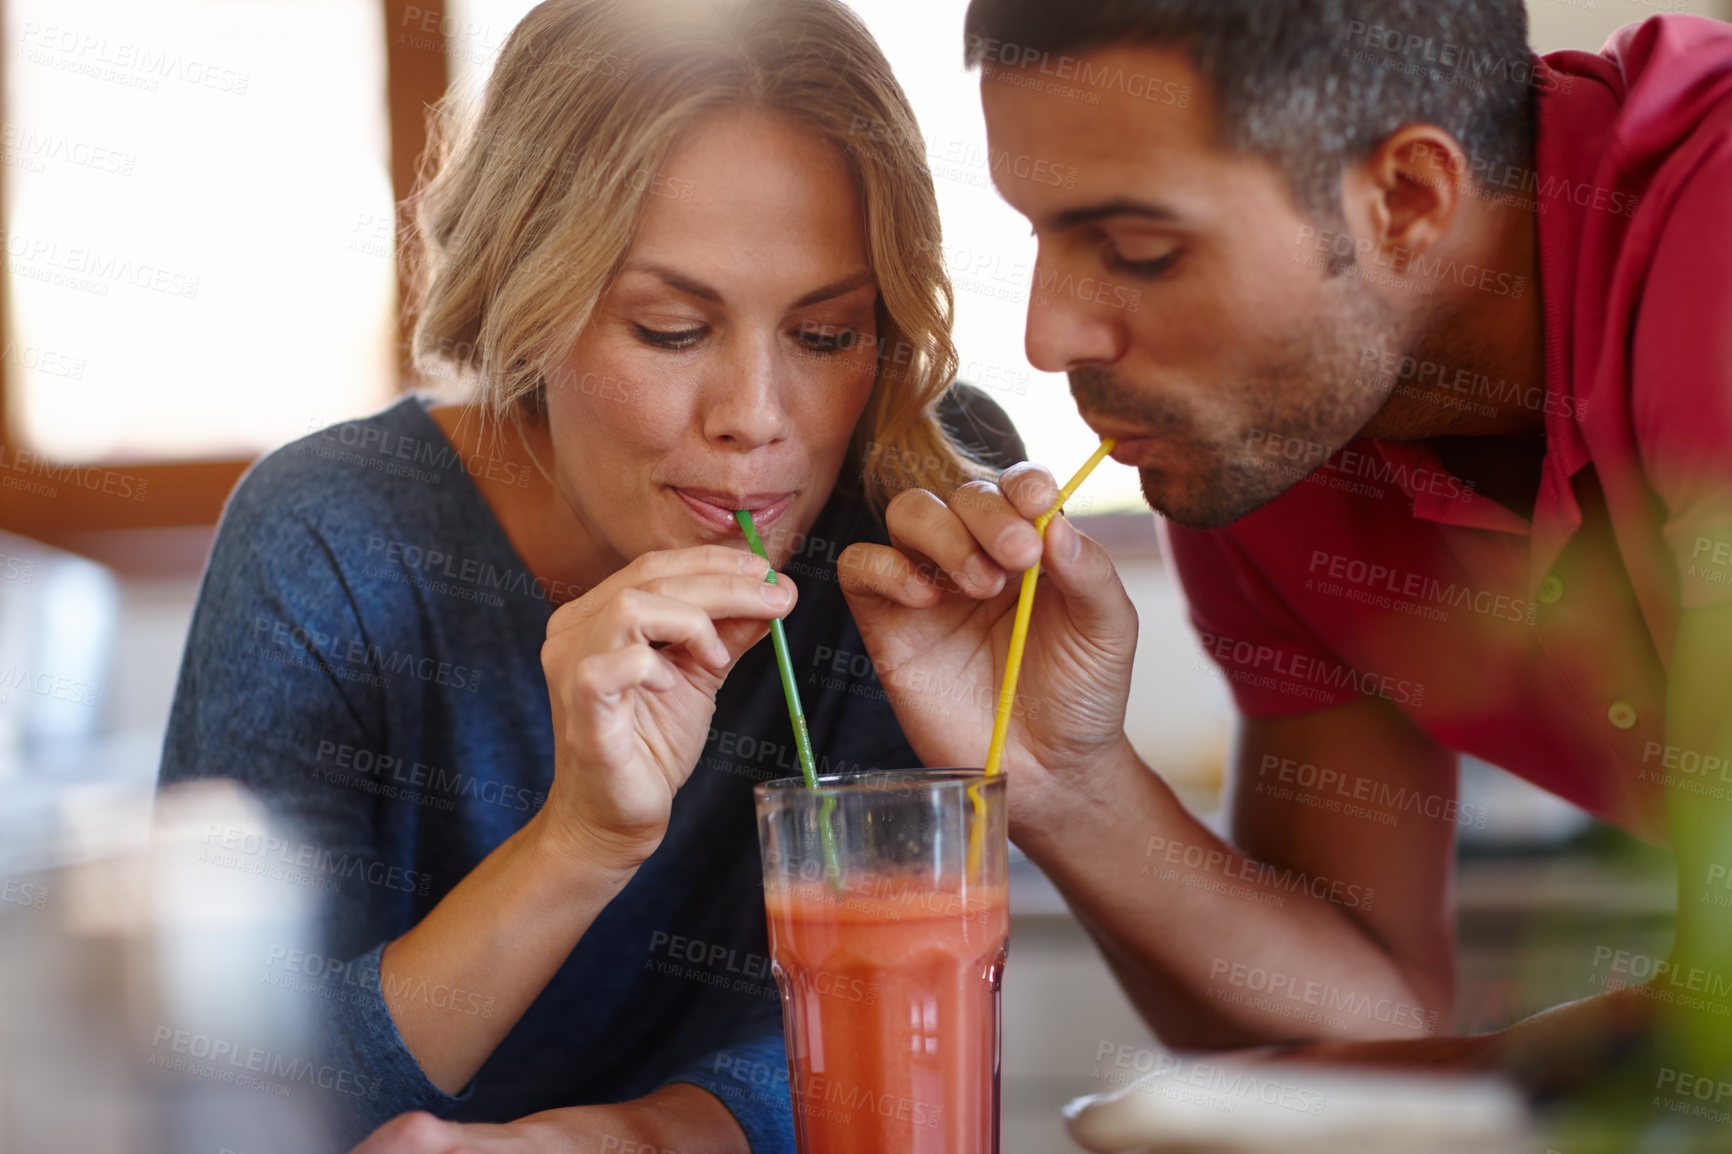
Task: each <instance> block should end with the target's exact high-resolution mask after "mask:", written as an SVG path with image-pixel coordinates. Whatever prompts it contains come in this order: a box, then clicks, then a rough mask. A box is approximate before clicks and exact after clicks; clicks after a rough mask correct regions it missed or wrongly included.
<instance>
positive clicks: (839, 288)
mask: <svg viewBox="0 0 1732 1154" xmlns="http://www.w3.org/2000/svg"><path fill="white" fill-rule="evenodd" d="M875 279H876V278H875V277H874V276H873V275H872V270H871V269H862V270H861V271H859V272H857V273H854V274H852V275H850V276H845V277H843V278H842V279H841V280H834V281H831V282H830V283H829V284H827V285H825V286H824V287H822V288H816V289H813V290H812V291H811V292H809V293H807V294H806V295H805V296H803V297H801V298H800V299H799V300H797V301H795V302H794V307H795V308H797V309H803V308H805V307H806V306H807V305H815V304H818V303H820V302H822V301H827V300H834V299H835V298H837V297H839V296H845V295H847V294H848V293H851V292H853V291H854V290H855V289H857V288H860V287H862V286H864V285H869V284H871V283H872V282H873V281H874V280H875Z"/></svg>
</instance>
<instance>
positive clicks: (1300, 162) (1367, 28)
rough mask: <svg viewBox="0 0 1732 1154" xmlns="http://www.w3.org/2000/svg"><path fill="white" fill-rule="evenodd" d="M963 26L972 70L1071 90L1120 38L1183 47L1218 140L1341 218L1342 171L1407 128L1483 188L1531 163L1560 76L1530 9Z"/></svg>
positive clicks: (1119, 9) (1460, 0)
mask: <svg viewBox="0 0 1732 1154" xmlns="http://www.w3.org/2000/svg"><path fill="white" fill-rule="evenodd" d="M964 27H965V36H966V49H965V59H966V61H967V63H968V65H969V67H974V66H976V65H984V66H985V67H987V68H989V69H990V68H992V67H994V66H1001V65H1002V66H1016V67H1022V66H1033V65H1035V64H1037V63H1038V64H1040V66H1041V67H1042V68H1044V69H1047V70H1049V71H1053V72H1056V73H1057V74H1058V75H1060V76H1069V77H1070V78H1071V80H1070V82H1071V83H1073V84H1074V83H1076V79H1075V78H1076V77H1077V76H1079V75H1081V76H1082V77H1083V80H1084V83H1089V82H1090V81H1091V80H1092V82H1093V83H1094V84H1095V85H1097V86H1098V85H1102V84H1106V85H1112V84H1113V83H1114V78H1113V77H1111V76H1108V75H1106V74H1105V72H1104V70H1103V71H1102V72H1100V73H1094V74H1092V76H1091V75H1090V74H1088V73H1087V72H1086V71H1085V70H1084V69H1083V68H1082V67H1081V65H1080V62H1078V61H1076V60H1075V59H1074V57H1076V56H1081V55H1085V54H1087V53H1089V52H1091V51H1094V50H1096V49H1100V48H1105V47H1107V46H1108V45H1111V44H1118V43H1131V44H1147V45H1171V46H1174V47H1177V48H1179V49H1181V50H1183V51H1184V52H1185V53H1186V54H1187V55H1188V56H1189V58H1190V60H1191V62H1192V63H1193V64H1194V65H1195V66H1196V68H1197V71H1198V72H1200V73H1201V74H1202V76H1203V78H1204V81H1205V82H1206V83H1207V84H1209V85H1210V87H1211V89H1212V91H1213V93H1214V96H1215V103H1216V107H1217V109H1218V114H1219V117H1220V124H1219V125H1218V130H1219V133H1220V138H1221V140H1222V142H1223V144H1225V145H1226V146H1227V147H1229V148H1232V149H1233V150H1235V151H1238V152H1247V153H1252V154H1255V155H1260V156H1264V157H1267V158H1268V159H1270V160H1272V161H1274V162H1275V163H1276V164H1277V165H1279V166H1280V168H1281V169H1282V170H1283V171H1284V172H1285V173H1286V175H1287V179H1288V183H1289V184H1290V185H1291V187H1292V190H1293V194H1294V197H1295V199H1296V200H1297V201H1298V202H1299V203H1300V204H1301V205H1303V206H1305V207H1307V208H1309V209H1310V210H1311V211H1312V212H1313V213H1314V214H1316V215H1319V216H1325V217H1338V216H1339V215H1340V212H1341V208H1340V179H1341V173H1342V170H1343V169H1344V168H1345V167H1347V166H1349V165H1351V164H1353V163H1356V162H1358V161H1360V160H1363V159H1364V158H1365V157H1366V156H1368V155H1370V153H1371V151H1372V150H1373V149H1374V148H1376V146H1377V145H1378V144H1379V143H1380V142H1382V141H1383V140H1384V139H1385V138H1387V137H1388V136H1389V134H1390V133H1392V132H1394V131H1395V130H1396V129H1398V128H1400V127H1401V126H1402V125H1405V124H1417V123H1427V124H1435V125H1437V126H1438V127H1439V128H1442V129H1444V130H1445V131H1446V132H1448V133H1450V135H1452V136H1454V137H1455V139H1456V141H1457V142H1458V143H1459V144H1460V145H1461V146H1462V148H1463V150H1464V151H1466V152H1467V154H1468V155H1469V157H1470V158H1471V160H1472V166H1473V176H1474V178H1475V179H1476V180H1480V179H1483V176H1484V174H1485V173H1487V172H1509V171H1511V170H1520V169H1523V168H1525V167H1526V166H1528V165H1529V164H1530V163H1531V158H1532V152H1533V138H1534V105H1533V100H1532V94H1531V92H1530V91H1529V90H1530V88H1532V87H1536V86H1538V87H1546V86H1549V85H1551V84H1555V83H1556V79H1555V74H1554V73H1552V72H1551V71H1550V70H1549V69H1548V68H1546V66H1545V65H1544V64H1543V63H1541V62H1540V61H1539V60H1538V59H1537V58H1536V57H1535V56H1534V55H1533V53H1532V52H1531V51H1530V50H1529V49H1528V44H1527V13H1526V11H1525V9H1524V8H1523V6H1522V2H1521V0H973V2H972V3H971V4H970V5H969V7H968V17H967V21H966V23H965V26H964ZM1062 54H1068V55H1069V57H1071V59H1070V60H1069V61H1068V63H1064V62H1057V61H1054V60H1053V59H1052V58H1053V57H1055V56H1060V55H1062ZM1119 83H1120V84H1122V81H1119ZM1142 86H1143V87H1144V88H1147V89H1152V88H1153V85H1152V84H1151V83H1150V81H1149V79H1148V78H1142ZM1168 87H1172V86H1171V85H1169V86H1168ZM1133 94H1135V93H1133ZM1169 103H1170V102H1169ZM1505 166H1507V167H1505Z"/></svg>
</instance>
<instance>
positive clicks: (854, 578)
mask: <svg viewBox="0 0 1732 1154" xmlns="http://www.w3.org/2000/svg"><path fill="white" fill-rule="evenodd" d="M928 564H930V563H928ZM929 574H930V570H925V571H923V570H922V568H921V566H920V565H919V564H917V563H916V562H915V561H913V560H912V559H910V558H909V557H908V556H907V555H906V554H904V553H902V552H901V551H900V550H897V549H892V548H889V547H887V546H884V545H867V544H856V545H850V546H848V548H846V549H844V550H843V551H842V556H841V557H839V558H837V559H836V579H837V581H838V582H840V584H841V586H842V592H843V593H844V594H846V595H847V597H848V599H849V600H850V601H852V600H853V599H854V598H856V597H866V596H870V597H882V598H884V599H885V600H888V601H893V602H895V603H896V604H898V605H905V606H907V607H908V608H910V609H925V608H928V607H930V606H931V605H933V604H934V603H935V602H937V600H938V598H939V597H940V595H941V591H940V590H939V589H938V587H937V585H936V584H934V583H933V581H932V579H931V577H930V575H929Z"/></svg>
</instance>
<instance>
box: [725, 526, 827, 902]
mask: <svg viewBox="0 0 1732 1154" xmlns="http://www.w3.org/2000/svg"><path fill="white" fill-rule="evenodd" d="M734 520H736V521H738V522H739V523H740V532H742V533H744V534H745V535H746V544H748V545H750V546H751V547H752V552H754V553H756V554H757V555H758V556H760V557H762V558H763V559H764V560H765V561H769V560H770V554H769V553H768V552H766V551H765V549H764V542H763V541H762V540H760V539H759V537H758V527H757V526H756V525H754V524H752V511H751V510H750V509H740V510H737V511H736V512H735V513H734ZM764 580H765V581H766V582H767V583H769V584H771V585H774V584H776V566H775V564H774V563H772V564H771V565H770V571H769V572H768V573H767V574H765V575H764ZM770 644H771V645H773V646H774V647H775V650H776V669H777V670H778V671H779V672H780V673H781V675H782V696H783V697H785V698H787V699H788V720H789V721H790V722H791V723H793V726H794V746H795V749H796V750H797V751H798V752H799V755H800V776H802V777H804V778H805V779H806V786H807V788H809V789H817V788H818V768H817V761H816V759H815V758H814V757H813V756H812V734H811V731H810V730H808V729H807V728H806V710H805V707H804V706H802V705H801V704H800V687H799V684H798V682H797V681H796V680H795V678H794V659H793V658H792V657H790V656H789V655H788V634H787V631H786V630H784V629H783V628H782V619H781V618H779V617H775V618H771V620H770ZM835 809H836V799H835V798H833V797H826V798H825V799H824V807H823V809H822V810H821V811H820V812H819V815H818V824H819V827H820V829H819V832H820V833H821V834H822V835H823V838H824V862H825V864H826V865H827V866H828V867H829V872H830V877H831V879H832V882H833V884H835V885H836V886H837V887H838V888H839V887H840V886H841V884H842V863H841V859H840V857H839V856H838V855H837V853H836V833H835V831H834V830H833V829H831V828H830V825H831V823H830V815H831V814H832V813H834V812H835Z"/></svg>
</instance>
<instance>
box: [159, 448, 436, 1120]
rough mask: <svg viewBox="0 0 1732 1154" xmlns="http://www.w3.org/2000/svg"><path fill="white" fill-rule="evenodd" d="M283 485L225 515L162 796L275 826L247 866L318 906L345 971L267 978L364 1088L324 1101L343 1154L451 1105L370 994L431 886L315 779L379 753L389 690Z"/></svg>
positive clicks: (323, 937)
mask: <svg viewBox="0 0 1732 1154" xmlns="http://www.w3.org/2000/svg"><path fill="white" fill-rule="evenodd" d="M285 473H287V474H288V475H289V476H290V477H292V476H293V471H292V468H288V469H285V468H284V467H283V463H282V462H280V461H279V462H276V463H275V464H274V465H273V463H272V462H271V460H270V459H269V458H267V460H266V462H263V463H261V466H260V467H259V468H258V469H255V471H254V473H253V474H252V475H250V476H249V477H248V478H247V480H246V481H244V482H243V484H242V486H241V487H240V489H238V490H237V491H236V493H235V496H234V498H233V499H232V500H231V502H230V505H229V508H228V509H227V510H226V511H225V513H224V516H223V521H222V525H221V528H220V529H219V531H218V533H217V537H216V542H215V545H214V547H213V550H212V554H211V559H210V562H209V564H208V566H207V568H206V571H205V577H204V581H203V585H202V587H201V589H200V592H199V599H198V605H197V608H196V609H195V611H194V614H193V619H192V626H191V630H190V632H189V634H188V638H187V644H186V650H185V653H184V656H183V658H182V662H181V668H180V675H179V680H178V683H177V685H176V688H175V695H174V702H173V705H172V707H171V710H170V718H169V725H168V731H167V735H166V739H165V743H164V748H163V757H162V765H161V771H160V777H159V786H161V787H168V786H171V785H174V784H176V783H180V782H189V781H195V780H199V779H211V778H226V779H231V780H234V781H238V782H240V783H242V784H244V785H245V786H247V787H248V788H249V789H250V790H251V791H252V793H253V794H254V795H255V796H256V797H258V798H259V799H260V800H261V802H262V803H263V804H264V805H265V806H266V807H267V808H268V810H269V811H270V812H271V814H272V816H273V818H274V819H276V820H277V821H279V822H281V823H283V826H284V832H283V835H282V837H281V840H282V842H283V844H282V846H280V847H273V848H272V849H271V850H268V851H263V852H264V854H265V856H266V857H268V858H269V860H260V861H258V862H256V863H247V864H248V866H249V868H250V867H253V866H257V867H261V868H262V869H263V870H264V871H268V876H272V877H280V878H281V879H282V881H283V883H284V884H285V885H289V886H297V887H302V888H303V889H304V891H305V892H310V893H313V894H315V895H318V897H319V899H320V902H321V908H320V912H319V915H318V925H317V927H316V940H317V941H318V942H319V943H320V947H319V948H320V949H321V950H322V952H323V955H322V956H323V957H324V958H329V959H339V960H340V961H339V962H338V963H337V964H336V967H335V969H334V970H327V972H326V973H325V975H324V979H323V980H322V981H319V982H307V983H302V982H301V975H272V974H271V973H269V972H268V971H267V972H266V973H265V974H264V975H263V976H264V978H265V980H266V981H267V982H268V981H269V979H270V978H271V977H273V976H278V977H287V978H291V979H293V981H294V984H295V985H297V986H299V987H300V990H299V992H300V994H301V996H304V997H305V999H306V1009H307V1012H308V1013H309V1015H310V1017H311V1020H312V1023H313V1025H314V1027H315V1029H314V1030H313V1031H312V1035H311V1036H313V1037H315V1038H318V1039H319V1042H318V1048H319V1053H318V1057H319V1059H320V1061H321V1063H323V1064H325V1065H328V1066H330V1067H332V1068H333V1069H334V1071H335V1072H336V1074H338V1075H343V1074H347V1075H348V1077H346V1078H342V1079H340V1082H341V1084H342V1085H343V1086H345V1087H351V1088H353V1087H361V1088H363V1089H362V1090H361V1092H357V1093H335V1092H333V1093H331V1094H329V1095H328V1096H327V1097H328V1102H327V1109H328V1113H329V1114H330V1115H331V1121H332V1122H333V1123H334V1124H335V1125H336V1127H337V1129H338V1131H339V1134H340V1136H341V1137H342V1138H343V1139H344V1145H345V1148H346V1147H347V1146H348V1145H350V1144H353V1142H355V1141H357V1140H358V1139H359V1138H360V1137H362V1136H364V1135H365V1134H366V1133H368V1132H369V1131H371V1130H372V1129H374V1128H375V1127H377V1126H378V1125H379V1124H381V1123H383V1122H384V1121H386V1120H387V1119H389V1118H391V1117H394V1116H395V1115H397V1114H400V1113H403V1112H405V1111H409V1110H428V1111H431V1112H433V1113H435V1114H445V1113H447V1112H449V1110H450V1109H451V1107H452V1106H454V1105H455V1104H456V1103H457V1102H458V1101H459V1100H460V1099H459V1098H454V1097H452V1096H450V1095H448V1094H445V1093H442V1092H441V1091H440V1090H439V1089H438V1088H437V1087H436V1086H434V1085H433V1084H432V1083H431V1082H430V1081H428V1079H427V1077H426V1075H425V1074H424V1073H423V1072H422V1071H421V1068H420V1065H419V1064H418V1063H417V1062H416V1060H415V1058H414V1056H413V1055H412V1054H410V1052H409V1051H408V1049H407V1047H406V1046H405V1045H404V1044H403V1040H402V1038H401V1037H400V1036H399V1035H398V1033H397V1029H396V1026H395V1024H394V1023H393V1021H392V1019H391V1015H390V1012H389V1010H388V1009H387V1008H386V1006H385V1001H384V996H383V993H382V992H381V990H380V984H379V955H380V952H381V950H382V949H383V945H384V943H385V942H386V941H388V940H389V939H390V938H392V937H394V936H395V934H394V933H393V932H392V927H393V925H394V924H395V923H396V922H398V921H401V920H402V919H403V918H405V917H407V916H410V915H409V913H408V909H409V907H408V903H409V901H410V900H411V895H412V894H414V893H416V892H420V893H422V894H425V892H426V888H427V885H428V882H429V879H428V878H427V876H426V875H424V874H423V875H419V876H417V875H416V874H414V873H413V872H412V871H403V870H401V869H387V868H386V866H385V865H384V863H383V862H382V855H381V852H380V848H379V844H378V830H377V828H376V823H375V810H374V804H375V803H374V802H373V801H372V799H371V798H370V797H369V796H368V795H365V794H361V793H358V792H357V791H355V790H353V789H348V788H344V787H342V786H340V785H338V784H334V783H332V782H330V781H327V780H326V779H325V777H324V774H325V772H326V770H327V769H328V768H329V766H330V764H331V762H330V759H329V758H328V757H322V756H321V750H327V751H328V750H330V749H334V748H337V747H340V746H343V745H348V746H350V747H353V748H364V749H381V748H384V735H383V734H382V733H381V732H380V731H381V730H382V729H383V728H384V722H383V718H384V717H385V706H384V690H383V688H382V687H381V685H380V683H379V679H378V678H377V677H375V676H374V675H373V674H371V673H370V672H369V669H368V666H367V665H366V664H365V661H364V660H362V661H355V660H350V659H349V658H350V656H352V653H350V652H346V647H347V646H349V645H350V644H351V643H353V642H355V641H356V639H361V638H366V637H369V632H368V625H369V623H368V622H367V621H364V620H363V619H362V615H361V613H360V611H359V610H358V608H357V605H356V603H355V600H354V599H353V597H352V596H351V595H350V592H349V589H348V586H347V583H346V582H345V580H344V577H343V572H342V568H341V565H340V563H339V561H338V560H337V555H336V553H335V551H334V550H333V549H332V548H331V546H330V544H329V542H327V541H326V540H325V538H324V535H323V533H322V532H321V531H320V529H319V527H318V515H317V512H316V510H313V509H309V508H306V507H304V506H302V507H297V505H296V502H295V501H294V500H293V499H292V495H291V493H292V490H290V491H285V488H284V486H283V485H282V484H281V483H280V482H281V481H282V478H283V475H284V474H285ZM353 513H354V510H353V509H350V510H349V515H353ZM373 624H375V625H377V622H375V623H373ZM372 636H374V637H375V638H376V637H377V634H376V633H375V634H373V635H372ZM362 650H363V652H364V650H365V645H364V643H362ZM243 849H244V846H243ZM405 890H407V891H408V892H405ZM332 1081H333V1082H336V1081H339V1079H336V1078H333V1079H332Z"/></svg>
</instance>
